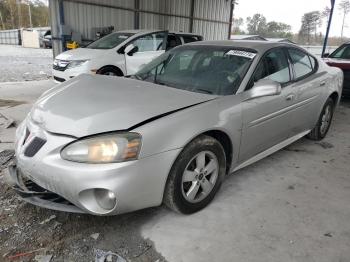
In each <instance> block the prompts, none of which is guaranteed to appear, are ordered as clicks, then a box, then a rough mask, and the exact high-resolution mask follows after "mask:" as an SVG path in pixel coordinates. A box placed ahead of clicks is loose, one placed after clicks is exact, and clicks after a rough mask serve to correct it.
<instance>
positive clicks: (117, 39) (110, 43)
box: [86, 33, 134, 49]
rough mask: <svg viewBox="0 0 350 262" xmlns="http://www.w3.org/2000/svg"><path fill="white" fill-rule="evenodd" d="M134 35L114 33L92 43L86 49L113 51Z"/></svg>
mask: <svg viewBox="0 0 350 262" xmlns="http://www.w3.org/2000/svg"><path fill="white" fill-rule="evenodd" d="M133 35H134V34H133V33H112V34H109V35H106V36H105V37H102V38H101V39H98V40H96V41H95V42H92V43H91V44H89V45H88V46H86V48H91V49H111V48H114V47H116V46H118V45H120V44H121V43H123V42H124V41H125V40H126V39H128V38H129V37H130V36H133Z"/></svg>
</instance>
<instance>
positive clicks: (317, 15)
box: [299, 11, 322, 43]
mask: <svg viewBox="0 0 350 262" xmlns="http://www.w3.org/2000/svg"><path fill="white" fill-rule="evenodd" d="M321 22H322V20H321V12H320V11H312V12H308V13H305V14H304V15H303V17H302V18H301V28H300V31H299V35H300V36H301V37H302V38H304V37H307V41H308V43H310V37H311V34H312V33H314V35H315V40H316V38H317V27H318V26H320V25H321Z"/></svg>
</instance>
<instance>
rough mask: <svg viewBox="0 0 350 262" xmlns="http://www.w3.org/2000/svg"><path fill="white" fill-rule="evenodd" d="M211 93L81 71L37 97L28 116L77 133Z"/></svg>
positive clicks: (124, 125)
mask: <svg viewBox="0 0 350 262" xmlns="http://www.w3.org/2000/svg"><path fill="white" fill-rule="evenodd" d="M213 98H215V96H213V95H206V94H201V93H194V92H188V91H184V90H179V89H175V88H171V87H167V86H160V85H156V84H153V83H149V82H144V81H139V80H134V79H128V78H117V77H108V76H92V75H81V76H78V77H76V78H73V79H71V80H70V81H67V82H65V83H63V84H60V85H59V86H57V87H54V88H53V89H51V90H49V91H48V92H46V93H45V94H44V95H43V96H42V97H40V98H39V100H38V101H37V102H36V103H35V104H34V106H33V109H32V111H31V113H30V120H31V121H32V122H33V123H34V124H36V125H39V126H41V127H42V128H43V129H45V130H46V131H49V132H53V133H58V134H65V135H71V136H75V137H82V136H87V135H92V134H97V133H102V132H108V131H116V130H126V129H129V128H130V127H133V126H135V125H137V124H140V123H141V122H143V121H146V120H149V119H152V118H155V117H157V116H160V115H163V114H166V113H169V112H172V111H174V110H178V109H181V108H184V107H188V106H191V105H194V104H198V103H201V102H205V101H208V100H211V99H213Z"/></svg>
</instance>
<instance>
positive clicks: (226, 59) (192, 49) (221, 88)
mask: <svg viewBox="0 0 350 262" xmlns="http://www.w3.org/2000/svg"><path fill="white" fill-rule="evenodd" d="M254 56H255V53H252V52H247V51H242V50H237V49H233V48H229V47H215V46H182V47H179V48H176V49H173V50H172V51H170V52H167V53H165V54H163V55H161V56H159V57H158V58H156V59H155V60H153V61H152V62H151V63H149V64H147V65H146V66H145V67H144V68H143V69H141V70H140V71H139V72H137V73H136V74H135V75H134V76H133V77H134V78H136V79H139V80H143V81H149V82H154V83H156V84H161V85H167V86H170V87H174V88H178V89H183V90H188V91H192V92H198V93H206V94H213V95H232V94H235V93H236V92H237V90H238V88H239V85H240V84H241V81H242V80H243V78H244V76H245V74H246V73H247V71H248V69H249V66H250V65H251V62H252V60H253V59H254Z"/></svg>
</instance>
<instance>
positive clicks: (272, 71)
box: [253, 49, 290, 84]
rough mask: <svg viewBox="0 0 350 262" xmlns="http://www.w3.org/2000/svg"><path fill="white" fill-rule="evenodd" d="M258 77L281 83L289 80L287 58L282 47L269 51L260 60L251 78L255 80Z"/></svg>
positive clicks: (258, 78)
mask: <svg viewBox="0 0 350 262" xmlns="http://www.w3.org/2000/svg"><path fill="white" fill-rule="evenodd" d="M260 79H271V80H273V81H276V82H279V83H281V84H284V83H287V82H289V81H290V74H289V67H288V60H287V58H286V55H285V53H284V51H283V50H282V49H275V50H272V51H270V52H269V53H268V54H267V55H265V57H264V58H263V59H262V60H261V61H260V63H259V65H258V67H257V68H256V70H255V73H254V76H253V80H254V82H257V81H258V80H260Z"/></svg>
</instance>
